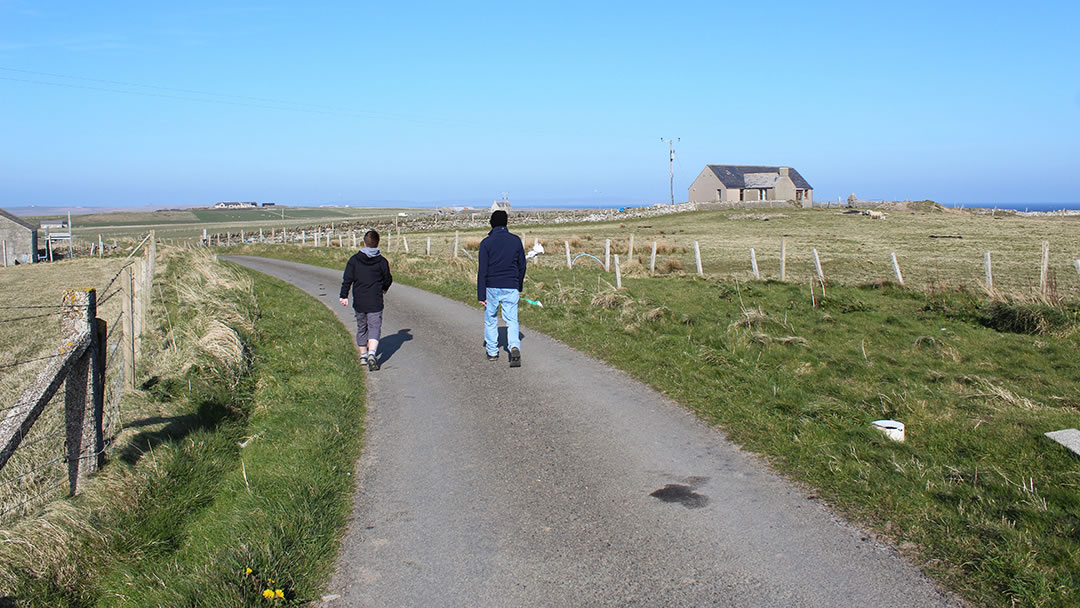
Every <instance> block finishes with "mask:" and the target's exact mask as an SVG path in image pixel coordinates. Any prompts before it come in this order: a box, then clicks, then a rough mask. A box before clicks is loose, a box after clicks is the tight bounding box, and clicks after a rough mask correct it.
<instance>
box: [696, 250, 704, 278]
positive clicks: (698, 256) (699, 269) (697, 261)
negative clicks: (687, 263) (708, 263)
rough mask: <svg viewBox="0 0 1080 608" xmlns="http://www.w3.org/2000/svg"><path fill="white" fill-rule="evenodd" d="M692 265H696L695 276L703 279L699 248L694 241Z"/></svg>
mask: <svg viewBox="0 0 1080 608" xmlns="http://www.w3.org/2000/svg"><path fill="white" fill-rule="evenodd" d="M694 263H695V264H697V274H698V276H699V277H704V276H705V272H704V271H703V270H702V269H701V247H700V246H699V245H698V242H697V241H694Z"/></svg>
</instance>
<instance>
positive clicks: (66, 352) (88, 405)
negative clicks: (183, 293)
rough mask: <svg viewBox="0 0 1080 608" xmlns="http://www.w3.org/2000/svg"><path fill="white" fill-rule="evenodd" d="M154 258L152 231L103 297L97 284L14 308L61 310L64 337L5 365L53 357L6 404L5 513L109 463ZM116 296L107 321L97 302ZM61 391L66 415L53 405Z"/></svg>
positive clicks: (0, 441) (1, 505)
mask: <svg viewBox="0 0 1080 608" xmlns="http://www.w3.org/2000/svg"><path fill="white" fill-rule="evenodd" d="M140 251H141V252H142V255H141V256H138V257H135V256H136V254H137V253H139V252H140ZM155 263H156V239H155V238H154V235H153V232H151V233H150V234H149V235H147V237H146V238H144V239H143V240H142V242H141V243H139V245H138V246H136V247H135V248H134V249H133V250H132V252H131V253H130V254H129V255H128V257H127V258H125V259H124V260H123V263H122V265H121V267H120V269H119V270H118V271H117V273H116V274H115V275H114V276H113V277H112V279H111V280H110V281H109V282H108V283H107V284H106V285H105V287H104V288H102V289H101V290H100V291H101V293H103V294H104V295H103V296H102V297H101V298H100V300H99V299H98V290H97V289H88V290H67V291H65V292H64V294H63V297H62V301H61V303H60V304H59V305H55V306H27V307H9V308H10V309H22V310H27V311H31V310H32V311H35V312H37V311H49V312H48V313H47V314H45V313H44V312H42V313H41V314H38V315H36V316H39V317H40V316H52V315H57V316H59V317H60V319H61V334H62V336H63V338H62V339H61V341H60V343H59V344H58V345H57V346H56V347H55V348H54V349H53V353H52V354H50V355H46V356H43V357H38V358H35V359H32V360H25V361H16V362H14V363H10V364H6V365H5V366H4V367H5V368H17V367H21V366H24V365H27V364H31V363H34V362H36V361H45V362H46V363H45V364H44V367H43V368H42V369H41V370H40V371H39V372H38V374H37V377H36V379H35V380H34V382H33V383H32V384H31V385H30V386H29V387H28V388H27V389H26V390H25V391H24V392H23V394H22V396H21V397H19V398H18V400H17V401H16V402H15V403H14V404H11V405H4V406H2V407H0V519H4V518H7V517H10V516H13V515H21V514H25V513H26V512H28V509H29V508H31V507H33V506H35V505H37V504H40V503H42V502H45V501H47V500H49V499H50V498H51V497H53V496H55V495H56V493H57V491H58V490H59V489H60V487H62V486H63V485H65V482H66V485H67V488H68V494H69V495H75V494H76V493H78V491H79V488H80V486H81V485H82V484H83V482H84V481H85V479H86V478H87V476H88V475H89V474H90V473H92V472H93V471H96V470H97V469H98V468H99V467H100V466H101V465H102V464H103V463H104V459H105V455H106V452H107V450H108V448H109V447H110V446H111V444H112V441H113V439H114V438H115V436H116V435H117V434H118V433H119V432H120V431H121V430H122V428H123V416H122V412H121V399H122V398H123V395H124V392H125V390H126V389H129V388H133V387H134V386H135V369H136V367H135V366H136V364H137V363H138V358H139V357H140V356H141V348H140V347H139V343H140V341H141V340H140V338H141V336H142V333H143V328H144V325H145V316H146V311H147V310H148V309H149V297H150V294H151V286H152V281H153V274H154V266H155ZM110 290H111V291H110ZM113 297H119V298H121V312H120V313H119V314H118V315H116V317H115V318H114V319H112V321H111V322H107V321H106V320H105V319H101V318H99V317H98V309H99V306H100V305H101V304H104V303H105V302H106V301H108V300H109V299H111V298H113ZM29 316H30V315H27V316H26V317H11V318H5V319H2V320H0V321H2V322H11V321H18V320H21V319H22V318H27V317H29ZM61 386H63V387H64V390H63V391H62V393H61V392H60V387H61ZM61 394H62V401H63V404H64V407H63V412H62V415H61V412H60V411H59V410H58V409H56V408H54V407H52V406H51V404H52V403H53V402H54V401H57V400H58V398H59V397H60V395H61ZM64 468H66V471H62V469H64ZM58 469H61V470H58Z"/></svg>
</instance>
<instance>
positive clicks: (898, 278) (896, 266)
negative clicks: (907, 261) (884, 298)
mask: <svg viewBox="0 0 1080 608" xmlns="http://www.w3.org/2000/svg"><path fill="white" fill-rule="evenodd" d="M889 257H890V258H892V268H893V271H895V272H896V282H897V283H900V287H903V286H904V276H903V275H901V274H900V263H899V262H897V261H896V252H895V251H894V252H892V253H890V254H889Z"/></svg>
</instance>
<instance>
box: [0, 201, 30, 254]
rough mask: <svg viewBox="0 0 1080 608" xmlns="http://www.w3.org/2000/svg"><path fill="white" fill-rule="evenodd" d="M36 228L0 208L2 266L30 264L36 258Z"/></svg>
mask: <svg viewBox="0 0 1080 608" xmlns="http://www.w3.org/2000/svg"><path fill="white" fill-rule="evenodd" d="M37 248H38V239H37V228H35V227H34V226H33V225H31V224H29V223H27V222H25V221H23V220H21V219H19V218H17V217H15V216H14V215H12V214H10V213H8V212H7V211H4V210H3V209H0V260H2V262H3V264H2V266H13V265H15V264H31V263H33V262H34V261H36V258H37Z"/></svg>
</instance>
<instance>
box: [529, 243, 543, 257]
mask: <svg viewBox="0 0 1080 608" xmlns="http://www.w3.org/2000/svg"><path fill="white" fill-rule="evenodd" d="M541 253H544V246H543V245H541V244H540V241H536V242H535V243H533V248H532V249H530V250H529V252H528V253H526V254H525V259H526V260H531V259H533V258H535V257H536V256H538V255H540V254H541Z"/></svg>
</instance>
